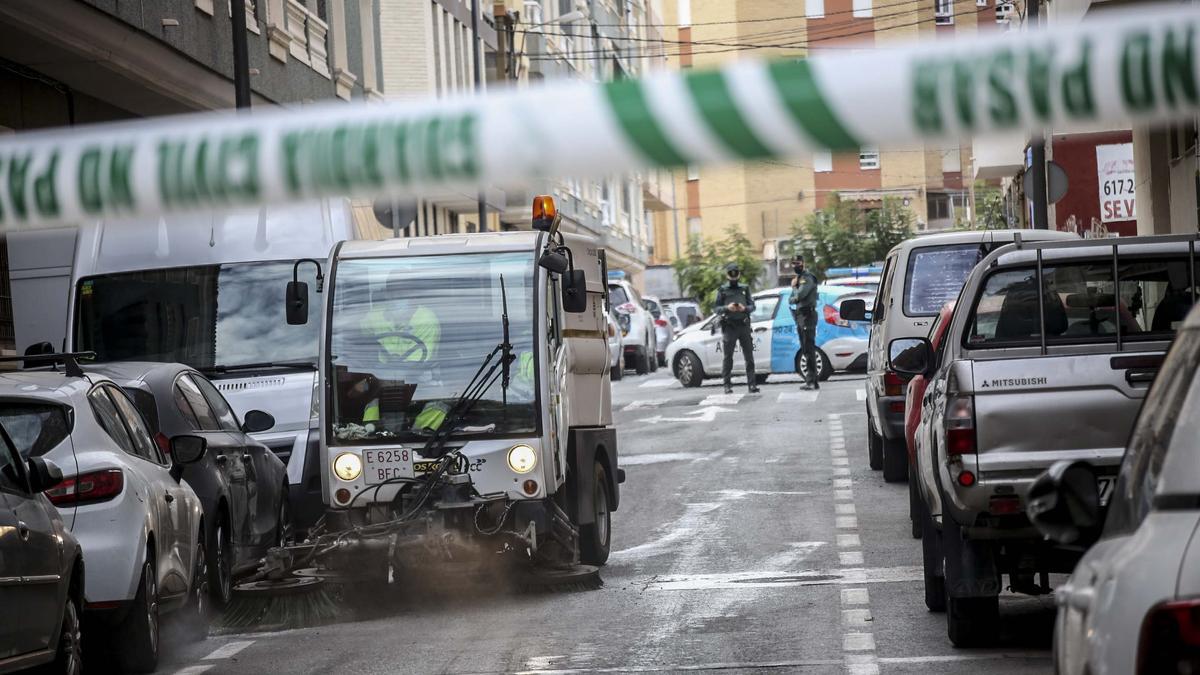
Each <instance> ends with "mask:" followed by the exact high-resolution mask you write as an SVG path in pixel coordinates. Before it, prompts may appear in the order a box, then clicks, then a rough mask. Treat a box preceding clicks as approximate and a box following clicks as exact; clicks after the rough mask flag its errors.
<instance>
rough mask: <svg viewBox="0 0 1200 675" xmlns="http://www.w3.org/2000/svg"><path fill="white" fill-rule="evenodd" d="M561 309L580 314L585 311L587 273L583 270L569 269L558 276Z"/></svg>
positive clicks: (586, 303) (586, 302) (586, 304)
mask: <svg viewBox="0 0 1200 675" xmlns="http://www.w3.org/2000/svg"><path fill="white" fill-rule="evenodd" d="M560 279H561V280H560V282H559V283H561V284H562V304H563V311H565V312H568V313H570V314H582V313H584V312H586V311H587V306H588V301H587V275H585V274H584V272H583V270H571V271H569V272H565V273H563V275H562V276H561V277H560Z"/></svg>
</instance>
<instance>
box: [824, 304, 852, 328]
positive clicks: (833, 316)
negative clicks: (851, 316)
mask: <svg viewBox="0 0 1200 675" xmlns="http://www.w3.org/2000/svg"><path fill="white" fill-rule="evenodd" d="M821 313H822V314H824V315H825V323H827V324H830V325H832V326H841V327H842V328H848V327H849V326H850V322H849V321H846V320H845V319H843V318H842V315H841V313H840V312H839V311H838V308H837V307H834V306H833V305H825V307H824V308H823V309H822V310H821Z"/></svg>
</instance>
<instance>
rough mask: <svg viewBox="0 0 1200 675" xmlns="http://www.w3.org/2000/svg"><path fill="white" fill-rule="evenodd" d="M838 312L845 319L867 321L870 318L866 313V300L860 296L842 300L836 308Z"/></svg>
mask: <svg viewBox="0 0 1200 675" xmlns="http://www.w3.org/2000/svg"><path fill="white" fill-rule="evenodd" d="M838 314H840V315H841V317H842V319H843V320H845V321H869V320H870V319H871V317H870V316H869V315H868V313H867V301H866V300H863V299H862V298H849V299H846V300H843V301H842V304H841V306H840V307H839V308H838Z"/></svg>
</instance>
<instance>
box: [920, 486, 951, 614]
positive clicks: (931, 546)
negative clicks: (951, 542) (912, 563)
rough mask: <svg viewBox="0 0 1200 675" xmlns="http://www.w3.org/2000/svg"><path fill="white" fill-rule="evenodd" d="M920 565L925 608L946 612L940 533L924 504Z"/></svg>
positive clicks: (922, 507)
mask: <svg viewBox="0 0 1200 675" xmlns="http://www.w3.org/2000/svg"><path fill="white" fill-rule="evenodd" d="M919 508H920V511H921V512H920V514H919V517H920V523H921V563H922V566H923V567H924V576H925V607H926V608H927V609H928V610H929V611H931V612H944V611H946V577H945V575H944V573H943V571H942V569H943V568H942V533H941V532H938V530H937V527H936V526H934V524H933V517H932V516H930V515H929V509H928V508H927V507H926V506H925V502H924V501H922V502H921V503H920V507H919Z"/></svg>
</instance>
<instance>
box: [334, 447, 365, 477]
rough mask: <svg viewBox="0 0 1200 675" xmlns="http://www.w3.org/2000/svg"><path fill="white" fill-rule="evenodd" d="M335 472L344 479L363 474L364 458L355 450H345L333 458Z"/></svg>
mask: <svg viewBox="0 0 1200 675" xmlns="http://www.w3.org/2000/svg"><path fill="white" fill-rule="evenodd" d="M333 473H334V474H335V475H336V476H337V477H338V478H341V479H342V480H344V481H352V480H354V479H356V478H358V477H359V476H361V475H362V459H361V458H360V457H359V456H358V455H356V454H354V453H353V452H343V453H342V454H340V455H338V456H337V457H335V458H334V459H333Z"/></svg>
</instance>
